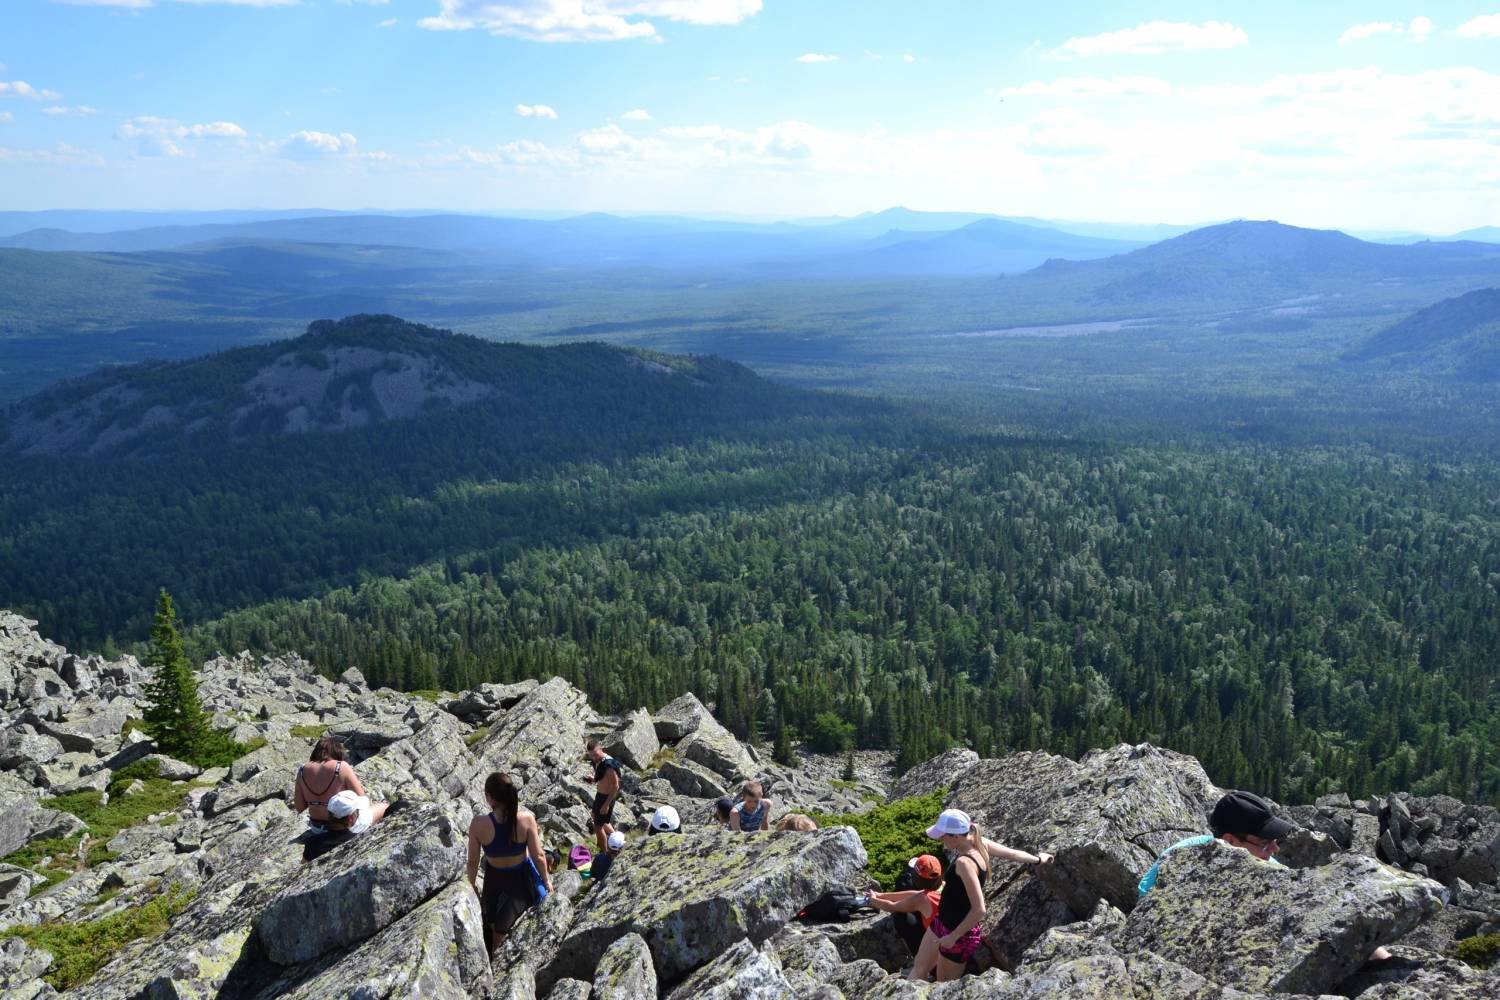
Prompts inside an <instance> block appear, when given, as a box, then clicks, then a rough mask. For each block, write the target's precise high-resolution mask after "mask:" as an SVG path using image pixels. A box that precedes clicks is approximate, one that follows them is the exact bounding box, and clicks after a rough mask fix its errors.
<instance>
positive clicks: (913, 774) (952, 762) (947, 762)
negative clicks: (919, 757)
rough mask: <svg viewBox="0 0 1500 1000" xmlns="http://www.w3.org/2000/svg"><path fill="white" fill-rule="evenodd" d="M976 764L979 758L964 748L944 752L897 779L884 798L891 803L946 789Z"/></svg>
mask: <svg viewBox="0 0 1500 1000" xmlns="http://www.w3.org/2000/svg"><path fill="white" fill-rule="evenodd" d="M978 763H979V755H978V754H977V753H975V752H974V751H973V750H970V749H968V748H967V747H955V748H954V749H952V750H947V751H944V752H943V753H940V754H938V755H937V756H936V757H934V758H932V759H931V760H928V761H923V762H922V763H920V764H918V765H917V766H915V767H913V768H912V769H911V770H909V771H907V772H906V773H905V774H903V775H902V776H901V777H899V778H897V779H896V782H895V784H893V785H891V790H890V794H889V795H887V796H886V798H888V799H890V800H891V801H892V802H894V801H896V800H897V799H909V798H912V797H914V796H917V795H928V794H931V793H932V792H935V791H938V790H939V789H942V788H949V787H951V786H952V785H953V784H954V783H955V782H957V781H958V779H959V778H961V777H963V776H964V775H965V774H967V773H968V772H969V769H970V768H972V767H973V766H974V765H975V764H978Z"/></svg>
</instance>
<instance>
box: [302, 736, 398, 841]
mask: <svg viewBox="0 0 1500 1000" xmlns="http://www.w3.org/2000/svg"><path fill="white" fill-rule="evenodd" d="M335 800H337V802H338V805H337V811H335V809H334V808H331V806H332V805H333V803H334V802H335ZM350 806H352V807H353V808H350ZM292 807H293V808H294V809H296V810H297V811H298V812H306V813H307V825H308V829H310V830H312V831H313V832H314V833H317V834H320V835H321V834H333V833H353V834H359V833H364V832H365V831H366V830H368V829H369V828H370V827H372V826H374V825H375V824H376V823H379V822H380V821H381V820H382V819H384V818H385V813H386V810H387V809H388V808H389V807H390V805H389V803H386V802H371V801H370V797H369V796H368V795H366V794H365V786H364V784H363V783H362V782H361V781H360V780H359V775H357V774H355V773H354V768H353V767H352V766H351V765H350V764H349V762H348V760H347V759H345V757H344V744H342V743H340V742H339V740H338V738H337V737H333V736H325V737H323V738H322V739H320V740H318V742H317V743H315V744H313V749H312V756H311V757H309V758H308V761H307V763H306V764H303V765H302V766H301V767H299V768H297V779H296V789H295V791H294V793H293V795H292Z"/></svg>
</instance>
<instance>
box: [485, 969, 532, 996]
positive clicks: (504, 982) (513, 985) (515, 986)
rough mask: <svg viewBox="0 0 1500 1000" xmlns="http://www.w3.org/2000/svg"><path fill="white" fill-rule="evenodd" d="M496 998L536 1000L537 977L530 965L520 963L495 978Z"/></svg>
mask: <svg viewBox="0 0 1500 1000" xmlns="http://www.w3.org/2000/svg"><path fill="white" fill-rule="evenodd" d="M493 995H494V998H495V1000H536V997H537V989H536V977H535V976H533V975H532V974H531V969H530V967H529V966H525V965H519V966H517V967H516V968H514V969H511V970H510V971H509V972H507V973H505V974H504V975H502V976H498V977H497V978H496V979H495V988H494V991H493Z"/></svg>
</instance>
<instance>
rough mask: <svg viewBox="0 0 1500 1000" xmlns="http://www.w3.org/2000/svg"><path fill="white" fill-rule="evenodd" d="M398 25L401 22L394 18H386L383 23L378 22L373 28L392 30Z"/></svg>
mask: <svg viewBox="0 0 1500 1000" xmlns="http://www.w3.org/2000/svg"><path fill="white" fill-rule="evenodd" d="M400 23H401V22H400V21H398V20H397V19H396V18H394V17H388V18H386V19H385V20H384V21H380V22H378V23H377V24H376V25H375V27H377V28H394V27H395V26H396V25H398V24H400Z"/></svg>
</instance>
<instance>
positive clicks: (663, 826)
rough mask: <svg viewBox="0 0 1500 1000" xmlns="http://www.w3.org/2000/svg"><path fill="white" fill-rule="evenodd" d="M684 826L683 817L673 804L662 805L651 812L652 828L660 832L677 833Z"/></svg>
mask: <svg viewBox="0 0 1500 1000" xmlns="http://www.w3.org/2000/svg"><path fill="white" fill-rule="evenodd" d="M681 827H682V817H680V816H678V815H677V810H676V809H673V808H672V807H671V806H662V807H661V808H660V809H658V810H656V812H654V813H652V814H651V829H653V830H655V831H657V832H658V833H676V832H677V831H678V830H679V829H680V828H681Z"/></svg>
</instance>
